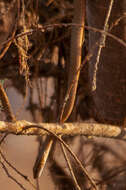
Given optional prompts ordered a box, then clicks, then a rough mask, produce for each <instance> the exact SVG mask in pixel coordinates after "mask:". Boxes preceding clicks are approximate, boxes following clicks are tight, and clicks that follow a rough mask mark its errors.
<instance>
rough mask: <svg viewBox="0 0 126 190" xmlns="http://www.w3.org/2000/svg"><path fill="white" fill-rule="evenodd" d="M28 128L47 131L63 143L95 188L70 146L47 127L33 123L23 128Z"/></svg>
mask: <svg viewBox="0 0 126 190" xmlns="http://www.w3.org/2000/svg"><path fill="white" fill-rule="evenodd" d="M29 128H38V129H43V130H45V131H47V132H48V133H50V134H51V135H52V136H53V137H55V138H56V139H57V140H58V141H59V142H60V143H62V144H63V145H64V147H65V148H66V149H67V150H68V151H69V153H70V154H71V155H72V156H73V158H74V159H75V161H76V162H77V163H78V165H79V167H80V168H81V169H82V171H83V173H84V174H85V176H86V177H87V179H88V180H89V181H90V184H91V185H92V186H93V187H94V189H95V190H97V186H96V184H95V182H94V180H93V179H92V178H91V177H90V175H89V174H88V172H87V170H86V168H85V167H84V166H83V165H82V163H81V161H80V160H79V159H78V158H77V156H76V155H75V154H74V153H73V152H72V151H71V149H70V147H69V146H68V145H67V144H66V143H65V142H64V141H63V140H62V139H61V138H60V137H59V136H57V135H56V134H55V133H53V132H51V131H49V130H48V129H45V128H44V127H42V126H40V125H37V126H34V125H33V126H31V127H25V128H24V129H23V130H28V129H29Z"/></svg>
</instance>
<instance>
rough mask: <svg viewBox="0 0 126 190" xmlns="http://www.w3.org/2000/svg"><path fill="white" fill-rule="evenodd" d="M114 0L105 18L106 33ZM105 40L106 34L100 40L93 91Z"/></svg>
mask: <svg viewBox="0 0 126 190" xmlns="http://www.w3.org/2000/svg"><path fill="white" fill-rule="evenodd" d="M113 3H114V0H111V1H110V4H109V8H108V12H107V15H106V18H105V23H104V29H103V30H104V31H105V32H107V30H108V21H109V18H110V15H111V11H112V7H113ZM105 40H106V34H105V33H102V35H101V40H100V45H99V48H98V53H97V58H96V63H95V68H94V76H93V85H92V91H95V90H96V78H97V77H96V75H97V70H98V64H99V60H100V55H101V50H102V48H103V47H105Z"/></svg>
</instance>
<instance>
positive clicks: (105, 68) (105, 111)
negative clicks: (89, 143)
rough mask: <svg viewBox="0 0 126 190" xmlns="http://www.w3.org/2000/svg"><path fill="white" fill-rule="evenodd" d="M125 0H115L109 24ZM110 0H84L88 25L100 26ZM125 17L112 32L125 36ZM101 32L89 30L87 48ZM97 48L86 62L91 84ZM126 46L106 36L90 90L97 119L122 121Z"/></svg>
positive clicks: (125, 96) (125, 106)
mask: <svg viewBox="0 0 126 190" xmlns="http://www.w3.org/2000/svg"><path fill="white" fill-rule="evenodd" d="M124 3H125V0H124V1H115V2H114V6H113V9H112V13H111V17H110V21H109V26H111V24H113V23H114V22H115V21H116V20H117V19H118V18H119V17H121V16H122V15H123V14H124V12H125V10H124V9H125V6H123V4H124ZM108 5H109V1H105V0H104V1H100V0H94V1H90V0H87V22H88V25H90V26H93V27H96V28H100V29H103V27H104V20H105V17H106V14H107V9H108ZM124 23H125V18H124V19H123V20H121V21H120V22H119V23H118V25H116V26H114V27H113V28H112V30H111V33H112V34H114V35H116V36H118V37H120V38H122V39H124V40H125V35H124V31H125V25H124ZM100 36H101V34H99V33H94V32H91V31H90V32H89V51H90V50H91V48H92V47H93V46H95V44H96V42H97V41H98V40H99V39H100ZM97 51H98V48H95V50H94V52H93V57H92V58H91V60H90V63H89V78H90V87H91V88H92V81H93V76H94V68H95V63H96V57H97ZM125 61H126V49H125V48H124V47H123V46H122V45H120V44H119V43H118V42H116V41H114V40H113V39H111V38H109V37H107V39H106V43H105V47H104V48H103V49H102V52H101V57H100V61H99V64H98V69H97V74H96V79H97V80H96V90H95V91H93V92H91V100H92V105H91V109H92V110H93V111H92V114H93V116H94V117H95V119H97V120H98V121H100V122H108V123H112V124H121V123H122V122H123V120H124V117H125V115H126V63H125Z"/></svg>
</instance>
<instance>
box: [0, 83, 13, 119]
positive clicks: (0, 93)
mask: <svg viewBox="0 0 126 190" xmlns="http://www.w3.org/2000/svg"><path fill="white" fill-rule="evenodd" d="M0 100H1V103H2V106H3V108H4V112H5V114H6V118H7V120H8V121H15V120H16V118H15V116H14V115H13V112H12V109H11V105H10V102H9V100H8V97H7V94H6V92H5V90H4V88H3V86H2V85H1V83H0Z"/></svg>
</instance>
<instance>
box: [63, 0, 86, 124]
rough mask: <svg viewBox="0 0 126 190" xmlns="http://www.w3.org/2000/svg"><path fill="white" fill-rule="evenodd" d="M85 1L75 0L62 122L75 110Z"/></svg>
mask: <svg viewBox="0 0 126 190" xmlns="http://www.w3.org/2000/svg"><path fill="white" fill-rule="evenodd" d="M85 2H86V0H74V18H73V21H72V23H73V24H76V25H75V26H73V27H72V34H71V52H70V64H69V77H68V87H67V93H66V98H65V99H66V100H65V103H64V105H63V108H62V112H61V116H60V121H61V122H64V121H66V120H67V119H68V117H69V115H70V114H71V112H72V110H73V106H74V102H75V98H76V91H77V86H78V79H79V75H80V65H81V51H82V43H83V35H84V22H85Z"/></svg>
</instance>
